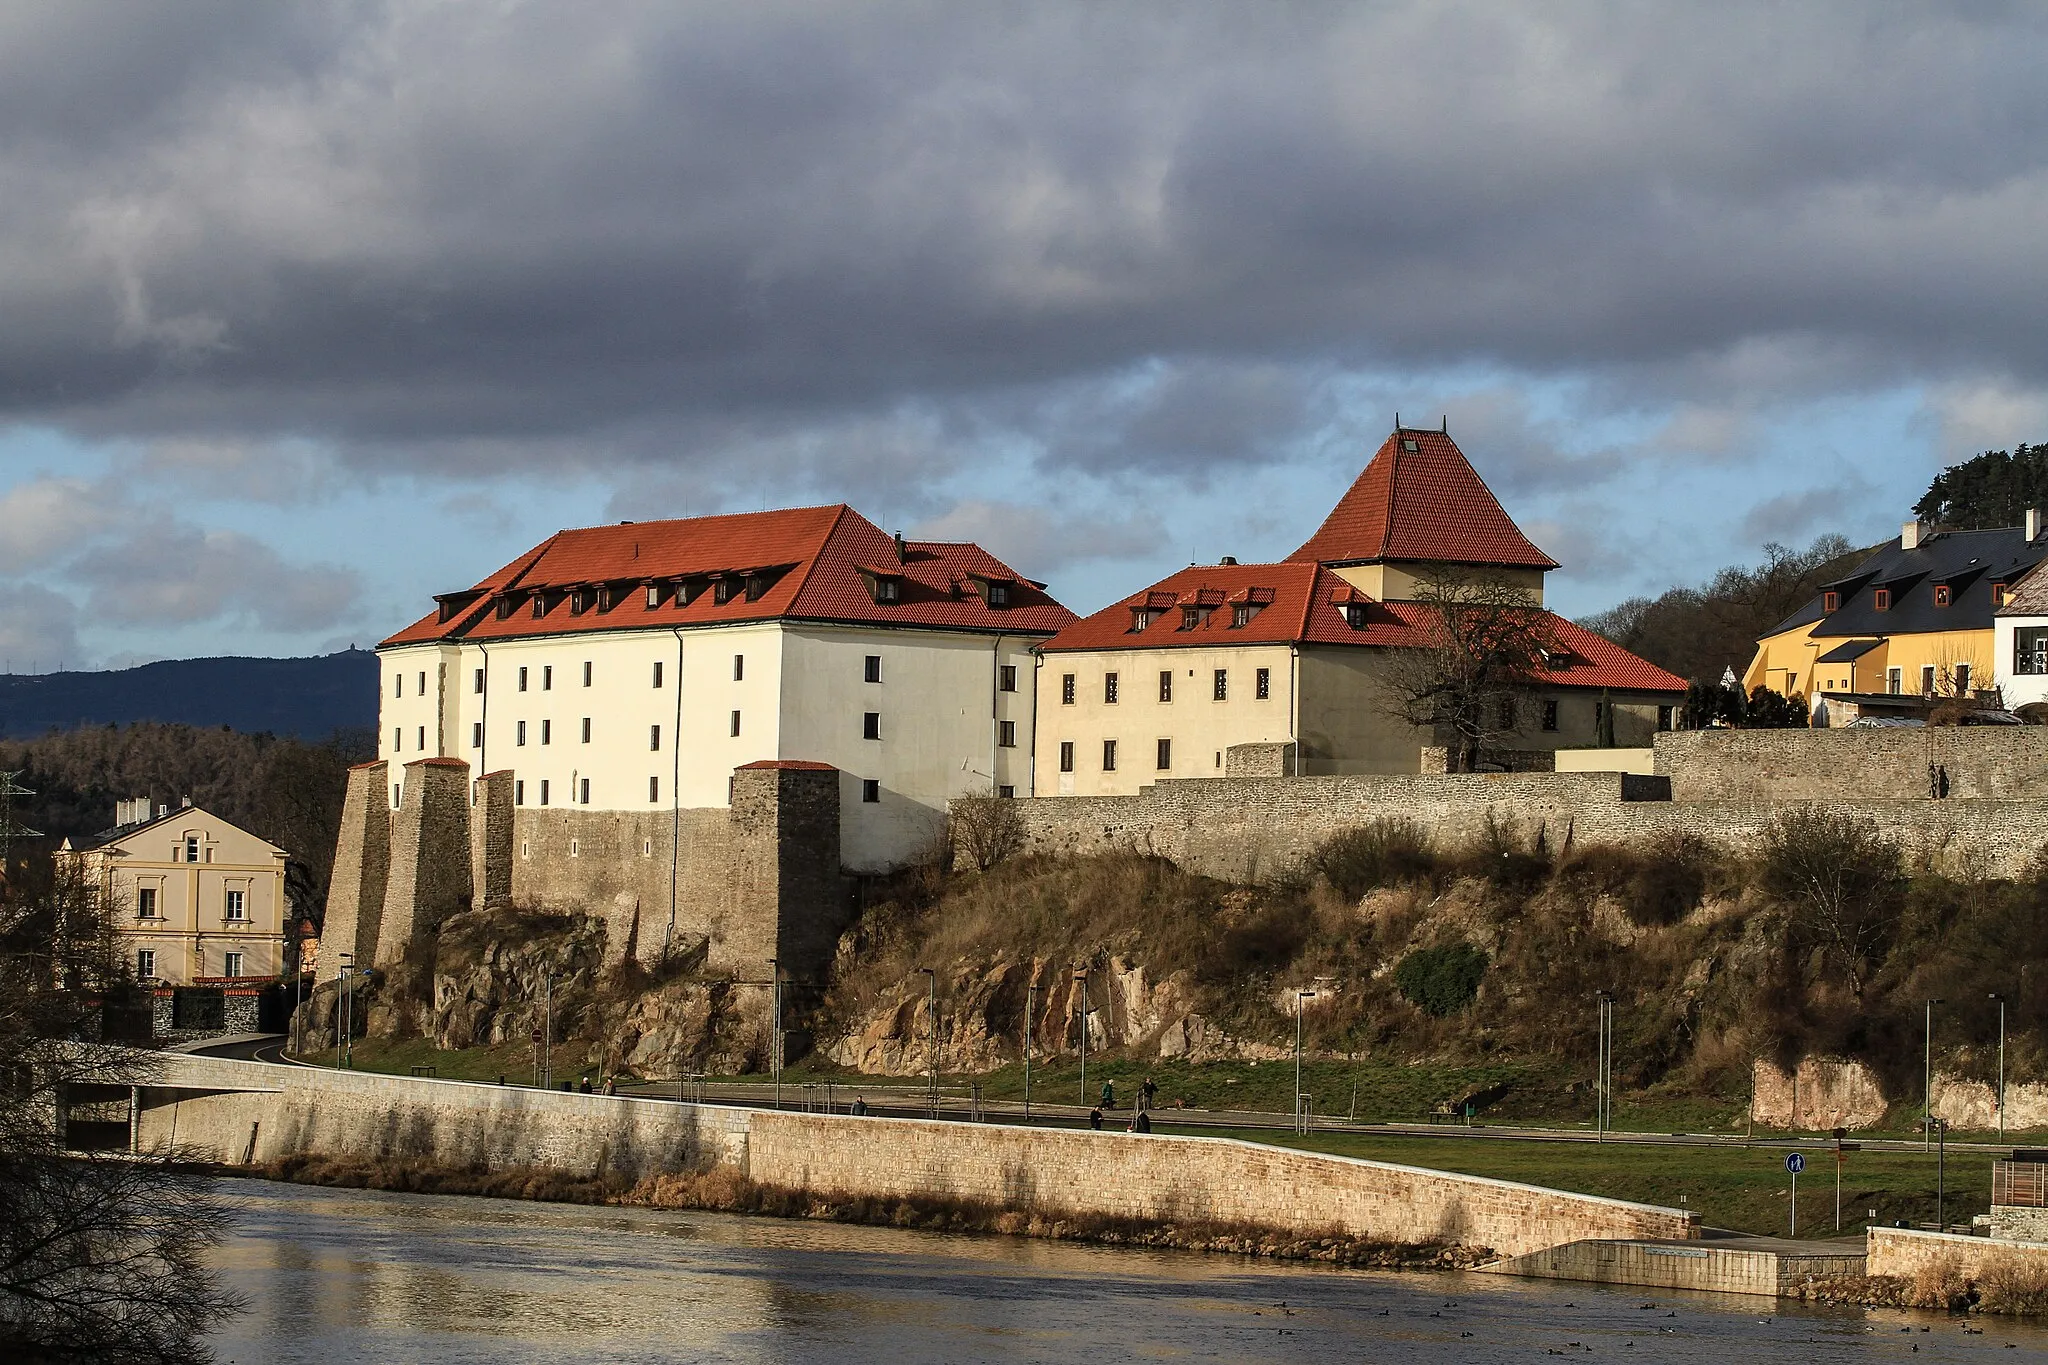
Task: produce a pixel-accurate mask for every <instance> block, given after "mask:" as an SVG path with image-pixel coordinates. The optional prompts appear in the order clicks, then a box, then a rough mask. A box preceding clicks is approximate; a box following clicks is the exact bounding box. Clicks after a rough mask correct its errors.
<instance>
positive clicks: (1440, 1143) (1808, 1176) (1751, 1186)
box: [1159, 1124, 1991, 1237]
mask: <svg viewBox="0 0 2048 1365" xmlns="http://www.w3.org/2000/svg"><path fill="white" fill-rule="evenodd" d="M1159 1131H1161V1132H1166V1131H1171V1130H1170V1129H1169V1128H1168V1127H1167V1125H1165V1124H1162V1125H1160V1129H1159ZM1187 1131H1195V1130H1187ZM1202 1131H1207V1132H1209V1133H1211V1134H1212V1135H1217V1134H1216V1133H1215V1130H1213V1129H1211V1130H1202ZM1228 1136H1233V1137H1242V1138H1244V1139H1246V1140H1247V1141H1251V1142H1266V1143H1273V1144H1277V1145H1282V1146H1289V1147H1301V1148H1306V1149H1308V1150H1311V1151H1318V1152H1335V1153H1338V1154H1340V1155H1343V1156H1356V1157H1365V1158H1367V1159H1369V1160H1373V1161H1394V1162H1400V1163H1402V1164H1404V1165H1409V1166H1427V1167H1430V1168H1432V1169H1434V1170H1443V1171H1459V1172H1462V1173H1464V1174H1467V1175H1484V1176H1492V1177H1493V1178H1495V1179H1498V1180H1517V1181H1522V1182H1525V1183H1527V1184H1531V1185H1545V1186H1549V1187H1550V1188H1552V1189H1562V1190H1575V1191H1578V1192H1580V1193H1582V1194H1599V1195H1606V1196H1608V1197H1609V1198H1613V1199H1632V1200H1636V1201H1639V1202H1641V1203H1645V1204H1662V1205H1666V1206H1679V1205H1680V1204H1681V1201H1683V1206H1684V1207H1687V1208H1691V1209H1695V1210H1697V1211H1698V1212H1699V1213H1700V1215H1701V1217H1702V1218H1703V1220H1704V1221H1705V1222H1706V1223H1707V1224H1708V1225H1709V1226H1712V1227H1722V1228H1733V1229H1735V1230H1737V1231H1740V1232H1754V1233H1769V1234H1772V1235H1774V1236H1780V1237H1782V1236H1784V1235H1785V1234H1786V1233H1787V1231H1788V1230H1789V1226H1790V1207H1791V1198H1790V1190H1791V1179H1790V1177H1789V1176H1787V1175H1786V1173H1785V1151H1784V1149H1783V1148H1771V1147H1749V1148H1745V1147H1734V1146H1730V1147H1649V1146H1643V1145H1639V1144H1625V1143H1614V1144H1604V1145H1603V1144H1594V1143H1578V1142H1535V1141H1512V1140H1502V1141H1494V1140H1488V1139H1482V1138H1427V1137H1415V1138H1410V1137H1399V1136H1393V1135H1381V1134H1376V1133H1374V1134H1351V1133H1316V1134H1313V1135H1311V1136H1308V1137H1296V1136H1294V1135H1292V1134H1288V1133H1273V1132H1268V1131H1264V1130H1257V1129H1254V1130H1249V1131H1245V1132H1240V1133H1231V1134H1228ZM1944 1183H1945V1185H1946V1198H1945V1201H1944V1206H1945V1209H1946V1213H1947V1217H1948V1220H1949V1221H1950V1222H1951V1223H1963V1222H1967V1221H1969V1215H1970V1214H1976V1213H1982V1212H1984V1211H1985V1210H1986V1209H1987V1208H1989V1207H1990V1204H1991V1160H1990V1158H1989V1157H1988V1156H1986V1155H1984V1154H1983V1153H1968V1154H1962V1153H1950V1154H1949V1158H1948V1162H1947V1172H1946V1177H1945V1182H1944ZM1934 1205H1935V1158H1934V1155H1933V1154H1932V1153H1929V1154H1927V1155H1925V1156H1922V1155H1921V1154H1919V1153H1917V1152H1850V1153H1848V1154H1847V1156H1846V1158H1845V1163H1844V1165H1843V1168H1842V1231H1843V1233H1844V1234H1845V1235H1846V1234H1848V1233H1851V1232H1856V1233H1860V1232H1861V1231H1862V1230H1863V1229H1864V1227H1866V1226H1867V1225H1868V1224H1869V1222H1870V1221H1871V1220H1870V1219H1869V1217H1868V1214H1867V1210H1869V1209H1873V1208H1874V1209H1876V1210H1877V1218H1876V1221H1877V1222H1879V1223H1882V1224H1889V1223H1891V1222H1892V1221H1893V1220H1895V1219H1904V1220H1906V1221H1907V1222H1908V1223H1912V1224H1919V1223H1923V1222H1927V1223H1931V1222H1933V1221H1934ZM1834 1211H1835V1184H1834V1158H1833V1156H1832V1155H1831V1154H1829V1153H1826V1152H1820V1151H1808V1152H1807V1153H1806V1171H1805V1173H1804V1174H1803V1175H1801V1176H1800V1177H1799V1231H1800V1234H1801V1235H1802V1236H1825V1237H1831V1236H1833V1235H1834V1227H1835V1220H1834Z"/></svg>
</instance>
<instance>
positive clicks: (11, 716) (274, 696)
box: [0, 649, 377, 740]
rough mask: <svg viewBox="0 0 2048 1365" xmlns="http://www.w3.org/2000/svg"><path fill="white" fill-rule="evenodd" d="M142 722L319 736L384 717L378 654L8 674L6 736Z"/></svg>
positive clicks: (4, 678) (2, 719)
mask: <svg viewBox="0 0 2048 1365" xmlns="http://www.w3.org/2000/svg"><path fill="white" fill-rule="evenodd" d="M136 721H160V722H165V723H169V724H180V725H201V726H218V725H226V726H230V727H232V728H234V729H236V730H242V731H246V732H247V733H249V734H252V735H253V734H262V733H264V732H266V731H267V732H269V733H271V734H276V735H297V736H299V737H300V738H301V739H309V740H321V739H325V738H327V737H328V736H329V735H331V734H333V733H334V732H335V731H337V730H349V729H355V728H358V727H370V726H374V725H375V724H376V723H377V659H376V656H375V655H373V654H371V653H370V652H369V651H368V650H362V649H351V650H345V651H343V652H342V653H340V654H326V655H321V656H318V657H315V658H308V659H245V658H224V659H165V660H163V661H161V662H159V663H153V664H143V665H141V666H140V667H138V668H122V669H111V670H108V671H107V672H104V673H42V674H20V673H17V674H5V675H0V737H5V738H8V739H27V738H30V737H32V736H35V735H40V734H44V733H46V732H48V731H50V730H68V729H72V728H74V727H77V726H81V725H128V724H131V723H133V722H136Z"/></svg>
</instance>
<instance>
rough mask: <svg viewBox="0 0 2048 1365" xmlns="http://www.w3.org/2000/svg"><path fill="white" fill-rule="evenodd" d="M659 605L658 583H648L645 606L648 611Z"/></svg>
mask: <svg viewBox="0 0 2048 1365" xmlns="http://www.w3.org/2000/svg"><path fill="white" fill-rule="evenodd" d="M660 605H661V584H659V583H649V584H648V585H647V606H648V608H649V609H650V610H652V609H653V608H655V607H658V606H660Z"/></svg>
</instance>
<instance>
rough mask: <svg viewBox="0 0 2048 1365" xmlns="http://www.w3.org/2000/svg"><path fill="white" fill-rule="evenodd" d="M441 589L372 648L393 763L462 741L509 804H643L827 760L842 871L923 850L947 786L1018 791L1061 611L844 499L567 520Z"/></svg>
mask: <svg viewBox="0 0 2048 1365" xmlns="http://www.w3.org/2000/svg"><path fill="white" fill-rule="evenodd" d="M436 600H437V601H438V602H439V603H440V608H439V610H437V611H436V612H435V613H434V614H433V615H431V616H428V617H427V618H425V619H424V620H422V621H420V622H418V623H416V624H415V625H413V626H411V627H408V628H407V629H406V630H404V631H401V632H399V633H398V634H397V635H394V636H392V637H391V638H390V639H389V640H386V641H385V642H384V643H383V644H382V645H380V646H379V647H378V655H379V661H380V663H381V666H382V667H381V671H382V680H383V682H382V693H383V700H382V704H381V708H380V712H381V716H380V723H379V732H380V734H379V756H380V757H382V758H385V759H389V760H391V762H392V769H391V770H392V772H393V773H394V774H397V773H401V772H402V771H403V769H402V765H403V764H406V763H411V762H414V761H416V760H419V759H422V758H435V757H439V758H457V759H461V760H463V761H465V762H467V763H468V764H469V765H470V771H471V773H472V774H473V775H477V776H481V775H483V774H486V773H492V772H499V771H509V772H510V773H511V774H512V780H513V802H514V805H515V806H519V807H525V808H530V809H540V808H557V809H566V810H575V811H591V812H598V811H628V812H635V813H646V812H650V811H658V812H659V811H682V810H691V809H704V808H715V807H722V806H725V805H726V804H727V803H728V800H729V798H730V794H731V781H732V772H733V769H735V768H737V767H740V766H741V765H743V764H747V763H753V762H758V761H761V760H767V759H797V760H806V761H812V762H822V763H829V764H831V765H832V766H833V767H835V768H837V769H839V771H840V774H841V777H840V784H841V790H840V809H841V825H842V829H841V846H842V850H843V856H844V858H845V861H846V864H847V866H849V867H851V868H853V869H855V870H881V869H884V868H887V867H890V866H894V865H896V864H899V863H901V862H903V861H905V860H906V859H907V858H909V857H911V856H913V855H914V854H916V853H917V852H919V851H920V850H921V849H923V848H924V847H926V846H928V845H929V844H930V843H931V841H932V839H933V838H934V837H935V835H936V834H937V832H938V831H939V829H940V828H942V825H943V821H944V812H945V805H946V802H947V801H949V800H951V799H952V798H954V797H956V796H960V795H962V794H965V793H970V792H987V791H995V792H998V793H1001V794H1008V795H1018V794H1022V793H1024V792H1027V791H1028V790H1029V789H1030V784H1031V773H1030V764H1031V723H1032V711H1031V700H1032V698H1031V692H1030V687H1031V677H1032V663H1033V655H1032V648H1033V646H1034V645H1036V644H1038V643H1039V642H1041V641H1043V640H1044V639H1046V638H1047V637H1049V636H1051V635H1052V634H1053V633H1054V632H1055V631H1057V630H1059V629H1060V628H1061V627H1063V626H1065V625H1067V624H1068V623H1070V622H1071V621H1072V620H1073V619H1074V617H1073V613H1071V612H1069V611H1067V610H1066V609H1065V608H1064V607H1062V606H1060V605H1059V604H1058V603H1057V602H1055V601H1053V600H1052V599H1051V598H1050V597H1048V596H1047V595H1046V593H1045V590H1044V585H1043V584H1039V583H1034V582H1031V581H1029V580H1027V579H1024V578H1022V577H1021V576H1019V575H1018V574H1017V573H1016V572H1015V571H1014V570H1012V569H1010V568H1009V567H1007V566H1006V565H1004V564H1002V563H1001V562H1000V561H998V560H996V559H995V558H993V557H992V556H990V555H988V554H987V553H986V552H984V551H982V550H981V549H980V548H979V547H977V546H974V545H966V544H954V543H940V542H922V541H919V542H905V541H903V540H901V539H900V538H896V537H892V536H890V535H888V534H887V533H885V532H883V531H882V530H881V529H880V528H878V527H876V526H875V525H874V524H873V523H872V522H869V521H867V520H866V519H865V518H863V517H861V516H860V515H859V514H858V513H856V512H854V511H853V510H852V509H850V508H847V507H844V506H832V507H815V508H798V509H791V510H786V511H776V512H760V513H745V514H738V515H731V516H715V517H697V518H691V519H687V520H679V521H661V522H640V523H633V522H623V523H620V524H618V525H616V526H601V527H590V528H584V529H580V530H571V531H564V532H561V533H560V534H558V535H556V536H554V537H551V538H550V539H549V540H548V541H547V542H545V543H544V544H542V545H540V546H538V547H536V548H535V549H533V550H532V551H529V552H528V553H527V554H525V555H523V556H521V557H520V558H519V559H518V560H516V561H514V562H513V563H512V564H510V565H507V566H506V567H505V568H504V569H502V570H500V571H499V572H498V573H496V574H494V575H492V576H491V577H490V578H487V579H485V580H484V581H483V582H481V583H479V584H477V585H476V586H475V587H474V588H471V589H468V590H465V591H463V592H459V593H449V594H444V595H442V596H441V597H439V598H437V599H436ZM397 780H398V779H397V778H394V781H395V782H396V781H397ZM390 798H391V802H392V805H393V806H394V808H395V807H396V806H397V805H398V804H399V802H400V801H401V799H402V791H401V790H400V788H399V787H397V786H394V788H393V790H392V791H391V793H390Z"/></svg>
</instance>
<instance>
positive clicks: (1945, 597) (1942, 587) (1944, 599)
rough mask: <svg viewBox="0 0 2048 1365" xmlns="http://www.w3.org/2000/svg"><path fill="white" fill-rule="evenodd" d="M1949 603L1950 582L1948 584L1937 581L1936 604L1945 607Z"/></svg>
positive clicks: (1935, 586)
mask: <svg viewBox="0 0 2048 1365" xmlns="http://www.w3.org/2000/svg"><path fill="white" fill-rule="evenodd" d="M1948 604H1949V589H1948V584H1946V583H1936V584H1935V585H1934V605H1935V606H1937V607H1945V606H1947V605H1948Z"/></svg>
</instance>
